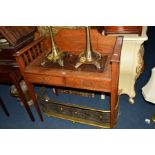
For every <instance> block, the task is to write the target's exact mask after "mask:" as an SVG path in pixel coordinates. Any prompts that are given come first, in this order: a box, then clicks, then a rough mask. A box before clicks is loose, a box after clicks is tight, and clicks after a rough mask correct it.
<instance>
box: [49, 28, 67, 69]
mask: <svg viewBox="0 0 155 155" xmlns="http://www.w3.org/2000/svg"><path fill="white" fill-rule="evenodd" d="M48 28H49V31H50V36H51V43H52V52H51V53H50V54H49V55H48V56H47V59H48V60H49V61H51V62H53V63H58V64H59V65H60V66H62V67H63V66H64V60H63V58H64V53H62V52H60V51H59V50H58V48H57V47H56V45H55V42H54V38H53V31H52V27H50V26H49V27H48Z"/></svg>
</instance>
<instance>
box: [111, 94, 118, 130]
mask: <svg viewBox="0 0 155 155" xmlns="http://www.w3.org/2000/svg"><path fill="white" fill-rule="evenodd" d="M117 99H118V95H117V92H112V93H111V99H110V100H111V101H110V107H111V110H110V111H111V113H110V128H114V126H115V123H116V118H117V113H116V105H117Z"/></svg>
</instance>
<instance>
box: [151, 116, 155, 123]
mask: <svg viewBox="0 0 155 155" xmlns="http://www.w3.org/2000/svg"><path fill="white" fill-rule="evenodd" d="M151 120H152V123H155V115H152V117H151Z"/></svg>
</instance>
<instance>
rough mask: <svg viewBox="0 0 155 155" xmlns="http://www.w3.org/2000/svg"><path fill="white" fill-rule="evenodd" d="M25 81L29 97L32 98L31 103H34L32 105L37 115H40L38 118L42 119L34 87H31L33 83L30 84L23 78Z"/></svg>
mask: <svg viewBox="0 0 155 155" xmlns="http://www.w3.org/2000/svg"><path fill="white" fill-rule="evenodd" d="M25 83H26V85H27V88H28V92H29V95H30V97H31V98H32V100H33V103H34V106H35V108H36V110H37V112H38V115H39V117H40V120H41V121H43V116H42V114H41V110H40V107H39V104H38V101H37V99H36V96H35V92H34V89H33V85H32V84H31V83H30V82H28V81H27V80H25Z"/></svg>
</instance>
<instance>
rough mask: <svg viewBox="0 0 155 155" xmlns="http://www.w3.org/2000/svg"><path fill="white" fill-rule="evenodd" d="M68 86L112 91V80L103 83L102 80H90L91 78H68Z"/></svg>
mask: <svg viewBox="0 0 155 155" xmlns="http://www.w3.org/2000/svg"><path fill="white" fill-rule="evenodd" d="M66 86H67V87H73V88H79V89H88V90H95V91H104V92H109V91H110V89H111V88H110V82H107V83H103V82H102V81H100V80H89V79H78V78H76V79H74V78H66Z"/></svg>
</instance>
